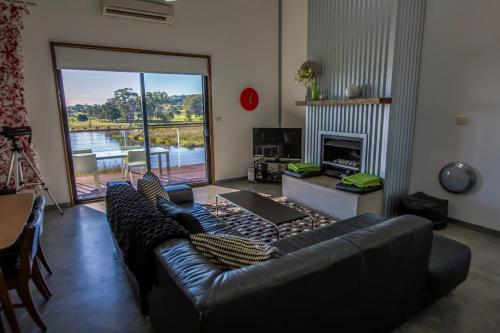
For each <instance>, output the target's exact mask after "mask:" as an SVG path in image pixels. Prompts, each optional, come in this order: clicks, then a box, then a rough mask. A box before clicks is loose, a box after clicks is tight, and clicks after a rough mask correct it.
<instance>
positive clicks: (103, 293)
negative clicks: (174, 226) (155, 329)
mask: <svg viewBox="0 0 500 333" xmlns="http://www.w3.org/2000/svg"><path fill="white" fill-rule="evenodd" d="M242 188H248V189H250V190H253V191H257V192H266V193H270V194H274V195H279V194H280V186H279V185H278V186H277V185H272V184H249V183H247V182H244V181H239V182H233V183H229V184H224V185H220V186H206V187H203V188H196V189H195V196H196V199H197V200H198V201H200V202H206V203H210V202H214V196H215V194H216V193H223V192H227V191H232V190H234V189H242ZM103 210H104V204H103V203H96V204H92V205H87V206H78V207H73V208H69V209H66V210H65V214H64V215H63V216H60V215H59V214H58V213H57V212H56V211H54V210H50V211H47V213H46V223H45V232H44V235H43V239H42V241H43V246H44V249H45V253H46V255H47V257H48V259H49V261H50V263H51V265H52V267H53V269H54V274H53V275H52V276H48V277H47V282H48V284H49V285H50V287H51V288H52V292H53V294H54V296H53V297H52V299H51V300H49V301H48V302H44V301H43V298H42V297H41V296H40V295H39V294H38V293H37V291H36V290H33V294H34V295H35V300H36V302H37V304H38V306H39V309H40V312H41V315H42V317H43V318H44V319H45V321H46V323H47V325H48V327H49V330H48V331H49V332H106V333H108V332H138V333H139V332H152V329H151V327H150V325H149V322H148V321H147V320H146V319H144V318H143V317H142V316H141V314H140V312H139V309H138V307H137V305H136V303H135V300H134V298H133V296H132V292H131V290H130V288H129V285H128V282H127V280H126V278H125V275H124V273H123V271H122V268H121V265H120V263H119V261H118V258H117V257H116V254H115V251H114V248H113V245H112V242H111V236H110V233H109V229H108V226H107V222H106V217H105V215H104V214H103V213H102V211H103ZM439 233H440V234H442V235H444V236H447V237H450V238H453V239H456V240H458V241H460V242H463V243H465V244H467V245H469V246H470V247H471V249H472V254H473V257H472V267H471V272H470V276H469V279H468V280H467V281H466V282H465V283H464V284H462V285H461V286H459V287H458V288H457V290H455V291H454V292H453V293H452V294H450V295H448V296H447V297H445V298H443V299H441V300H440V301H438V302H437V303H435V304H434V305H432V306H431V307H429V308H427V309H426V310H424V311H423V312H421V313H420V314H418V315H417V316H416V317H414V318H413V319H411V320H410V321H409V322H407V323H406V324H404V325H403V326H402V327H400V328H399V329H398V330H396V332H398V333H417V332H419V333H420V332H426V333H432V332H456V333H459V332H485V333H489V332H500V265H499V263H500V260H499V258H500V239H499V238H496V237H493V236H489V235H484V234H481V233H478V232H476V231H472V230H469V229H465V228H463V227H460V226H456V225H450V226H449V227H448V228H446V229H445V230H444V231H440V232H439ZM16 312H17V314H18V318H19V321H20V323H21V326H22V332H39V330H38V329H37V327H36V326H35V325H34V324H33V322H32V321H31V319H30V318H29V317H28V316H27V315H26V313H25V312H24V310H23V309H19V310H16ZM4 322H5V321H4Z"/></svg>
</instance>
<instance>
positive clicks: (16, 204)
mask: <svg viewBox="0 0 500 333" xmlns="http://www.w3.org/2000/svg"><path fill="white" fill-rule="evenodd" d="M34 198H35V195H34V193H33V192H27V193H19V194H10V195H2V196H0V250H3V249H6V248H8V247H10V246H12V245H14V243H15V242H16V240H17V238H18V237H19V236H20V235H21V233H22V232H23V229H24V226H25V225H26V223H27V222H28V219H29V217H30V214H31V211H32V209H33V201H34Z"/></svg>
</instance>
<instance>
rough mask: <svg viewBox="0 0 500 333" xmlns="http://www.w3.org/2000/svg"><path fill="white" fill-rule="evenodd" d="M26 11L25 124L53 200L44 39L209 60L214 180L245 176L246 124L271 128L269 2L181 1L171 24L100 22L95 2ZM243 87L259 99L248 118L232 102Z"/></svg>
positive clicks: (52, 125) (274, 19)
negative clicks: (187, 54)
mask: <svg viewBox="0 0 500 333" xmlns="http://www.w3.org/2000/svg"><path fill="white" fill-rule="evenodd" d="M30 11H31V14H30V15H29V16H27V18H26V20H25V33H24V45H23V46H24V60H25V75H26V98H27V106H28V108H29V111H30V113H29V119H30V122H31V125H32V127H33V131H34V143H35V145H36V150H37V153H38V156H39V162H40V169H41V172H42V175H43V177H44V178H45V181H46V182H47V184H48V186H49V187H50V188H51V190H52V191H53V193H54V194H55V196H56V198H57V199H58V200H59V201H61V202H68V201H69V200H70V198H69V194H68V184H67V181H66V169H65V161H64V155H63V146H62V141H61V131H60V125H59V116H58V109H57V100H56V91H55V84H54V77H53V73H52V64H51V57H50V50H49V41H61V42H73V43H88V44H97V45H107V46H118V47H130V48H142V49H152V50H162V51H179V52H192V53H203V54H209V55H211V56H212V71H213V72H212V73H213V78H212V79H213V111H214V118H215V117H220V118H219V121H218V122H216V123H215V128H214V132H215V176H216V177H215V178H216V179H217V180H220V179H227V178H234V177H241V176H245V175H246V169H247V167H248V164H249V163H250V161H251V156H252V153H251V146H252V143H251V133H252V131H251V129H252V127H258V126H277V120H278V114H277V112H278V110H277V106H278V90H277V89H278V71H277V68H278V67H277V66H278V1H277V0H210V1H206V0H183V1H181V2H180V4H179V5H177V6H176V22H175V24H173V25H171V26H169V25H163V24H158V23H149V22H141V21H134V20H124V19H120V18H110V17H104V16H102V15H101V13H100V6H99V1H98V0H72V1H68V0H50V1H41V2H40V4H39V5H38V6H36V7H30ZM247 86H253V87H255V88H256V89H257V90H258V91H259V93H260V96H261V99H260V100H261V102H260V105H259V107H258V109H257V110H256V111H255V112H252V113H250V112H244V111H243V110H242V109H241V107H240V105H239V94H240V92H241V90H242V89H243V88H245V87H247Z"/></svg>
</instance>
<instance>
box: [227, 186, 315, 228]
mask: <svg viewBox="0 0 500 333" xmlns="http://www.w3.org/2000/svg"><path fill="white" fill-rule="evenodd" d="M218 196H219V197H221V198H223V199H225V200H227V201H229V202H231V203H233V204H235V205H236V206H239V207H241V208H243V209H244V210H246V211H248V212H250V213H252V214H254V215H256V216H258V217H260V218H262V219H264V220H266V221H268V222H271V223H274V224H276V225H279V224H282V223H286V222H290V221H295V220H298V219H302V218H305V217H308V215H307V214H304V213H302V212H299V211H297V210H295V209H292V208H290V207H287V206H285V205H283V204H280V203H279V202H276V201H273V200H271V199H268V198H266V197H263V196H262V195H259V194H257V193H254V192H252V191H248V190H242V191H237V192H231V193H225V194H219V195H218Z"/></svg>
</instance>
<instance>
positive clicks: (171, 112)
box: [143, 73, 208, 183]
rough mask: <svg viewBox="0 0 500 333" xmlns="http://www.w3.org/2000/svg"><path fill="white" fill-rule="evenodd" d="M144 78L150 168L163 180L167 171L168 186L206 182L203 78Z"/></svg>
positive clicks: (175, 76)
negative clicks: (169, 184) (171, 184)
mask: <svg viewBox="0 0 500 333" xmlns="http://www.w3.org/2000/svg"><path fill="white" fill-rule="evenodd" d="M143 78H144V88H145V96H146V98H145V102H146V105H145V107H146V109H147V122H146V123H147V132H148V139H149V157H150V161H151V168H152V169H153V170H154V171H155V172H156V173H157V174H158V175H159V176H160V177H161V178H162V179H163V178H165V177H166V176H165V170H166V171H167V174H168V177H167V179H168V181H169V183H197V182H207V180H208V179H207V163H206V147H207V145H206V142H205V135H204V133H205V131H204V130H205V126H206V123H205V105H204V94H203V81H204V77H203V76H200V75H176V74H148V73H146V74H144V76H143ZM164 152H167V153H164ZM167 179H165V180H167Z"/></svg>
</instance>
